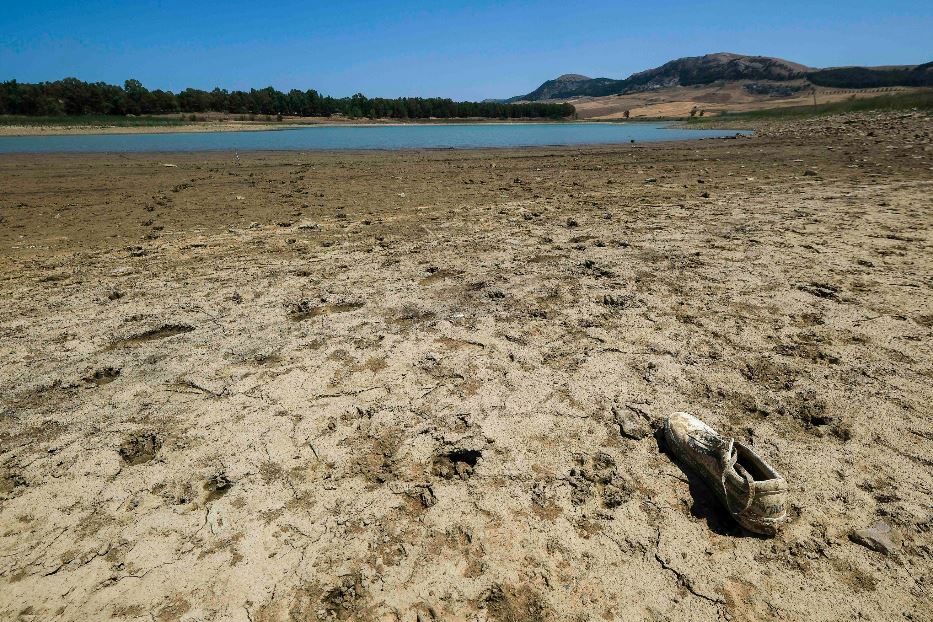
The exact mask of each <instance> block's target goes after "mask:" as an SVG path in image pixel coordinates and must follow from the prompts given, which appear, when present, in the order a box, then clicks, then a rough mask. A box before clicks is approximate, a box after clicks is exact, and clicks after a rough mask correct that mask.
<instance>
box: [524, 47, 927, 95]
mask: <svg viewBox="0 0 933 622" xmlns="http://www.w3.org/2000/svg"><path fill="white" fill-rule="evenodd" d="M738 81H752V82H755V83H758V84H757V85H756V86H751V87H749V88H750V89H751V90H754V89H759V90H761V91H762V93H761V94H769V93H773V92H778V93H780V92H781V91H782V90H786V88H787V86H782V85H781V84H775V83H790V82H797V83H798V84H796V85H795V86H793V87H791V88H792V89H793V90H799V89H798V88H797V87H799V86H801V83H800V82H801V81H803V82H802V84H803V85H807V84H812V85H818V86H824V87H832V88H837V89H860V88H882V87H894V86H912V87H913V86H933V66H931V63H926V64H924V65H917V66H904V67H874V68H872V67H839V68H831V69H814V68H810V67H807V66H805V65H801V64H799V63H794V62H791V61H787V60H784V59H781V58H773V57H769V56H748V55H743V54H733V53H729V52H721V53H717V54H706V55H704V56H691V57H686V58H678V59H676V60H672V61H670V62H667V63H665V64H663V65H661V66H660V67H655V68H654V69H648V70H646V71H641V72H638V73H634V74H632V75H631V76H629V77H628V78H625V79H623V80H616V79H613V78H587V77H586V76H582V75H579V74H565V75H563V76H560V77H559V78H556V79H554V80H548V81H547V82H545V83H543V84H542V85H541V86H539V87H538V88H537V89H535V90H534V91H532V92H530V93H528V94H526V95H519V96H516V97H511V98H509V99H507V100H506V101H508V102H518V101H543V100H566V99H572V98H579V97H606V96H609V95H630V94H635V93H645V92H653V91H658V90H662V89H668V88H673V87H686V86H699V85H710V84H714V83H720V82H738Z"/></svg>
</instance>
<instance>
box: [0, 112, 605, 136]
mask: <svg viewBox="0 0 933 622" xmlns="http://www.w3.org/2000/svg"><path fill="white" fill-rule="evenodd" d="M156 118H158V117H156ZM37 121H39V120H37ZM117 121H119V122H120V123H118V122H117ZM166 121H168V120H166ZM585 122H592V120H590V119H578V120H570V119H549V118H538V119H483V118H470V119H413V120H407V121H401V120H398V119H347V118H333V117H330V118H328V117H307V118H288V119H284V120H282V121H239V120H219V119H216V120H215V119H211V120H206V121H179V122H177V123H169V122H166V124H165V125H144V124H140V125H126V124H121V123H125V119H124V118H123V117H118V118H116V119H115V120H114V124H112V125H110V124H107V123H92V124H75V125H67V124H48V125H42V124H40V123H36V124H31V123H30V124H19V125H17V124H10V125H3V124H0V136H68V135H88V134H179V133H196V132H264V131H272V130H293V129H299V128H303V127H321V126H329V127H367V126H373V125H379V126H401V125H479V124H482V125H490V124H495V125H502V124H506V125H507V124H519V123H585Z"/></svg>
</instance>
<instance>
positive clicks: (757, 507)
mask: <svg viewBox="0 0 933 622" xmlns="http://www.w3.org/2000/svg"><path fill="white" fill-rule="evenodd" d="M664 436H665V437H666V439H667V444H668V446H669V447H670V450H671V451H672V452H673V453H674V455H676V456H677V457H678V458H679V459H680V460H681V461H682V462H683V463H684V464H686V465H689V466H690V467H691V468H692V469H693V470H694V471H695V472H696V473H698V474H699V475H700V476H702V477H703V479H704V480H705V481H706V483H707V484H709V486H710V487H711V488H712V489H713V490H715V491H716V494H717V495H718V496H719V498H720V500H721V501H722V502H723V503H724V504H725V506H726V508H727V509H728V510H729V513H730V514H732V516H733V517H734V518H735V520H736V521H737V522H738V523H739V524H740V525H742V526H743V527H745V528H746V529H748V530H749V531H753V532H755V533H759V534H763V535H767V536H773V535H774V534H776V533H777V530H778V529H779V528H780V526H781V524H782V523H784V521H785V520H787V510H786V508H785V502H786V499H787V481H786V480H785V479H784V478H783V477H782V476H781V475H780V474H779V473H778V472H777V471H775V470H774V467H772V466H771V465H770V464H768V463H767V462H765V461H764V460H763V459H762V458H761V457H759V456H758V455H756V454H755V452H754V451H753V450H752V449H751V448H749V447H746V446H745V445H743V444H742V443H738V442H736V441H734V440H733V439H731V438H728V439H727V438H723V437H722V436H720V435H719V434H717V433H716V431H715V430H713V429H712V428H710V427H709V426H708V425H706V424H705V423H703V422H702V421H700V420H699V419H697V418H696V417H694V416H693V415H690V414H688V413H674V414H673V415H671V416H670V417H668V418H667V421H666V422H665V424H664Z"/></svg>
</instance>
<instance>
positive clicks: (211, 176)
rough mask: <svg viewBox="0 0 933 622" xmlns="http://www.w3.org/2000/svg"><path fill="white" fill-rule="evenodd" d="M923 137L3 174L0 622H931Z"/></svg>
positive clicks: (266, 157) (80, 159)
mask: <svg viewBox="0 0 933 622" xmlns="http://www.w3.org/2000/svg"><path fill="white" fill-rule="evenodd" d="M931 134H933V129H931V120H930V118H929V117H927V116H923V115H920V114H895V115H892V114H886V115H860V116H854V115H853V116H850V117H836V118H828V119H820V120H818V121H804V122H799V123H792V124H785V125H779V126H769V127H763V128H762V131H761V132H760V133H759V135H757V136H755V137H753V138H748V139H734V140H705V141H698V142H691V143H686V142H685V143H670V144H653V145H624V146H614V147H587V148H548V149H526V150H517V149H506V150H486V151H411V152H399V153H381V152H369V153H252V154H242V153H241V154H240V158H239V161H236V160H234V158H233V157H232V155H231V154H226V153H200V154H158V155H156V154H138V155H129V154H125V155H60V156H29V155H6V156H0V187H2V189H3V190H2V193H0V223H2V227H0V382H2V387H3V390H2V395H0V399H2V403H0V618H2V619H4V620H105V619H114V620H158V621H160V622H169V621H175V620H178V621H182V620H184V621H187V620H191V621H193V620H242V621H244V622H247V621H248V622H274V621H287V620H295V621H298V620H403V621H419V622H425V621H428V620H449V621H455V620H476V621H483V620H490V621H493V622H504V621H519V620H521V621H526V620H531V621H538V620H541V621H543V620H641V619H644V620H715V619H723V620H839V619H865V620H911V621H917V622H922V621H930V620H933V606H931V603H933V416H931V415H933V410H931V408H933V406H931V404H933V390H931V385H933V347H931V337H933V247H931V242H933V239H931V225H933V204H931V203H933V201H931V197H933V147H931ZM165 163H171V164H175V165H176V166H174V167H165V166H163V164H165ZM807 171H814V172H815V173H816V174H807ZM649 180H650V181H649ZM677 410H687V411H691V412H693V413H695V414H697V415H699V416H701V417H703V418H704V419H705V420H707V421H708V422H709V423H710V424H711V425H713V426H715V427H717V428H719V429H721V430H722V431H724V432H727V433H729V434H732V435H734V436H736V437H738V438H741V439H743V440H744V441H747V442H750V443H752V444H753V445H754V446H755V447H756V448H757V449H758V450H759V451H760V452H761V453H762V454H763V455H765V456H766V457H767V458H768V459H769V460H770V461H771V462H773V463H774V464H775V465H776V466H777V467H778V468H779V469H780V470H781V471H783V472H784V473H785V474H786V476H787V478H788V480H789V482H790V485H791V508H790V514H791V520H790V522H789V524H788V525H787V526H786V528H785V529H784V530H783V532H782V533H781V534H780V535H779V536H778V537H776V538H774V539H761V538H757V537H751V536H749V535H748V534H745V533H743V532H742V531H741V530H740V529H739V528H737V527H736V525H735V524H734V523H732V522H731V521H730V519H729V517H728V516H727V515H725V514H724V513H723V511H722V509H721V508H719V507H718V506H717V504H716V502H715V499H714V497H712V495H711V494H710V492H709V491H708V490H707V489H705V488H704V487H703V485H702V484H701V483H699V482H697V481H696V479H695V478H694V477H693V476H692V475H691V474H690V473H685V472H684V471H683V470H681V468H680V467H679V466H678V465H677V463H675V462H673V461H672V460H671V459H670V457H669V456H668V455H666V454H665V453H664V452H663V447H661V446H659V443H658V442H657V441H656V439H655V436H654V435H653V434H652V431H653V429H654V428H656V426H657V423H658V421H660V420H661V418H663V417H664V416H666V415H667V414H668V413H670V412H672V411H677ZM879 525H880V526H879ZM866 542H867V543H868V544H867V545H866V544H865V543H866Z"/></svg>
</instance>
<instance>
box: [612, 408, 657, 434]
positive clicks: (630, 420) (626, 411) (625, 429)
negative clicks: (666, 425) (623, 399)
mask: <svg viewBox="0 0 933 622" xmlns="http://www.w3.org/2000/svg"><path fill="white" fill-rule="evenodd" d="M612 416H613V418H614V419H615V422H616V423H617V424H618V425H619V431H620V432H622V436H624V437H626V438H630V439H632V440H636V441H638V440H641V439H643V438H645V437H646V436H648V435H650V434H651V428H650V427H649V426H648V421H647V420H646V419H645V416H644V413H643V411H642V410H641V408H639V407H638V406H631V405H625V406H620V405H618V404H614V405H613V406H612Z"/></svg>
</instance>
